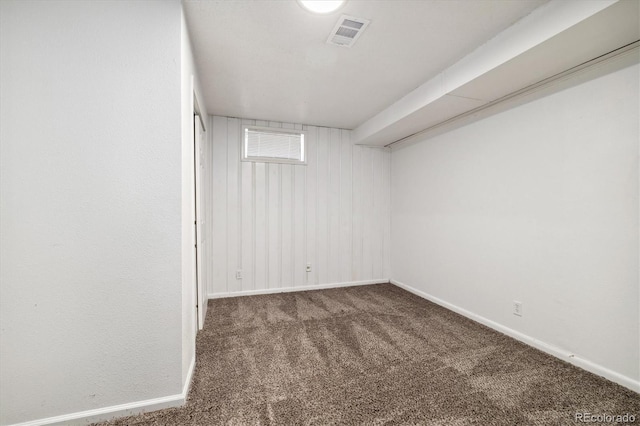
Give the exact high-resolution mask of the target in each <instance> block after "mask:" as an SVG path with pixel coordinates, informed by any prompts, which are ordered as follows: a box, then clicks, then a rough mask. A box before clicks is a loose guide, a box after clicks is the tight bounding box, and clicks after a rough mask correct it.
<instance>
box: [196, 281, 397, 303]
mask: <svg viewBox="0 0 640 426" xmlns="http://www.w3.org/2000/svg"><path fill="white" fill-rule="evenodd" d="M388 282H389V279H388V278H380V279H377V280H364V281H348V282H342V283H330V284H312V285H304V286H299V287H280V288H263V289H260V290H243V291H230V292H224V293H209V294H208V295H207V297H208V298H209V299H221V298H224V297H237V296H254V295H257V294H274V293H289V292H292V291H307V290H322V289H325V288H338V287H352V286H356V285H369V284H384V283H388Z"/></svg>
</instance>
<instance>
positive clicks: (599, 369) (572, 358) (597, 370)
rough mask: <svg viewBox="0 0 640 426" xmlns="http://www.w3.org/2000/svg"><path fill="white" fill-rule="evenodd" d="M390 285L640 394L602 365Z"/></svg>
mask: <svg viewBox="0 0 640 426" xmlns="http://www.w3.org/2000/svg"><path fill="white" fill-rule="evenodd" d="M390 282H391V284H394V285H396V286H398V287H400V288H403V289H405V290H407V291H408V292H411V293H413V294H415V295H417V296H420V297H422V298H423V299H427V300H429V301H431V302H433V303H435V304H437V305H440V306H442V307H444V308H447V309H449V310H450V311H453V312H456V313H458V314H460V315H462V316H465V317H467V318H469V319H471V320H473V321H475V322H479V323H480V324H483V325H486V326H487V327H489V328H492V329H494V330H496V331H499V332H500V333H502V334H506V335H507V336H509V337H512V338H514V339H516V340H519V341H521V342H523V343H525V344H527V345H529V346H533V347H534V348H536V349H539V350H541V351H542V352H545V353H547V354H549V355H552V356H555V357H556V358H559V359H561V360H563V361H566V362H568V363H570V364H573V365H575V366H576V367H580V368H582V369H583V370H586V371H588V372H590V373H593V374H596V375H598V376H602V377H604V378H606V379H608V380H611V381H612V382H615V383H618V384H619V385H622V386H624V387H625V388H628V389H631V390H632V391H634V392H639V393H640V381H638V380H634V379H632V378H630V377H627V376H624V375H622V374H620V373H617V372H615V371H613V370H610V369H608V368H606V367H603V366H602V365H599V364H596V363H594V362H592V361H589V360H588V359H583V358H580V357H577V356H576V355H575V354H572V353H571V352H569V351H566V350H564V349H561V348H559V347H557V346H553V345H550V344H548V343H545V342H543V341H541V340H538V339H535V338H533V337H531V336H528V335H526V334H524V333H521V332H519V331H516V330H514V329H512V328H509V327H506V326H504V325H502V324H499V323H497V322H495V321H491V320H490V319H487V318H485V317H482V316H480V315H477V314H474V313H473V312H470V311H467V310H466V309H463V308H460V307H458V306H456V305H453V304H451V303H449V302H445V301H444V300H442V299H439V298H437V297H435V296H432V295H430V294H428V293H425V292H424V291H421V290H417V289H415V288H413V287H411V286H409V285H407V284H404V283H402V282H400V281H397V280H391V281H390Z"/></svg>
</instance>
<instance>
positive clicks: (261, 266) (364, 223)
mask: <svg viewBox="0 0 640 426" xmlns="http://www.w3.org/2000/svg"><path fill="white" fill-rule="evenodd" d="M247 124H250V125H258V126H268V127H274V128H288V129H304V130H306V131H307V139H306V147H305V148H306V150H307V165H291V164H276V163H253V162H244V161H240V155H241V133H242V126H243V125H247ZM210 127H211V132H208V133H209V137H211V142H212V146H213V205H212V207H211V208H212V213H213V223H212V228H211V235H210V238H211V241H212V243H213V252H212V253H213V258H212V259H211V264H212V271H213V279H212V281H211V287H210V288H209V295H210V296H214V297H215V295H224V294H229V293H237V292H247V291H249V292H252V291H261V290H269V289H278V288H297V287H305V286H318V285H323V284H338V283H351V282H359V281H377V280H385V279H388V278H389V275H390V273H389V259H390V250H389V248H390V204H389V203H390V198H389V191H390V154H389V152H388V150H386V149H381V148H373V147H364V146H354V145H352V143H351V132H350V131H349V130H341V129H330V128H326V127H314V126H302V125H298V124H295V125H294V124H286V123H276V122H266V121H259V120H257V121H256V120H244V119H238V118H227V117H218V116H214V117H210ZM307 264H311V272H306V266H307ZM238 271H241V275H242V277H241V278H240V279H238V278H237V277H236V274H237V272H238Z"/></svg>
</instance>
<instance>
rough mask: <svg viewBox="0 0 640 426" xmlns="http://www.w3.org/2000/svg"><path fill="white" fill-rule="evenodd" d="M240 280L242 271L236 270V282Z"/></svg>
mask: <svg viewBox="0 0 640 426" xmlns="http://www.w3.org/2000/svg"><path fill="white" fill-rule="evenodd" d="M241 279H242V269H238V270H237V271H236V280H241Z"/></svg>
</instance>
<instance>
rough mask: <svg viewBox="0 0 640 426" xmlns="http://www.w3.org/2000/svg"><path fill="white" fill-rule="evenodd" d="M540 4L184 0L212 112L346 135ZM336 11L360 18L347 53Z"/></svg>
mask: <svg viewBox="0 0 640 426" xmlns="http://www.w3.org/2000/svg"><path fill="white" fill-rule="evenodd" d="M544 3H546V0H475V1H468V0H462V1H457V0H448V1H431V0H423V1H420V0H415V1H405V0H393V1H392V0H380V1H364V0H360V1H358V0H350V1H348V2H347V4H346V5H345V6H344V7H343V8H342V9H340V10H339V11H338V12H335V13H332V14H329V15H314V14H312V13H310V12H308V11H306V10H304V9H302V7H300V5H299V4H298V3H297V2H296V1H295V0H253V1H250V0H236V1H202V0H187V1H185V3H184V4H185V14H186V19H187V25H188V27H189V32H190V37H191V40H192V44H193V50H194V56H195V60H196V64H197V67H198V72H199V76H200V81H201V83H202V86H203V92H204V94H203V96H204V97H205V101H206V105H207V110H208V111H209V113H211V114H216V115H226V116H233V117H246V118H254V119H262V120H273V121H283V122H294V123H303V124H314V125H320V126H328V127H338V128H346V129H352V128H354V127H356V126H358V125H359V124H361V123H362V122H364V121H365V120H367V119H368V118H370V117H371V116H373V115H375V114H376V113H378V112H380V111H381V110H383V109H384V108H386V107H387V106H389V105H391V104H392V103H393V102H395V101H397V100H398V99H400V98H401V97H402V96H404V95H405V94H407V93H408V92H410V91H411V90H413V89H415V88H416V87H418V86H419V85H420V84H422V83H424V82H425V81H427V80H428V79H429V78H431V77H433V76H434V75H436V74H438V73H439V72H440V71H442V70H444V69H445V68H447V67H448V66H450V65H452V64H453V63H455V62H456V61H457V60H459V59H461V58H462V57H464V56H465V55H467V54H469V53H470V52H472V51H473V50H474V49H475V48H477V47H479V46H480V45H482V44H483V43H485V42H486V41H488V40H489V39H491V38H492V37H494V36H495V35H497V34H498V33H500V32H501V31H503V30H504V29H506V28H507V27H509V26H510V25H512V24H513V23H515V22H516V21H518V20H519V19H521V18H522V17H524V16H526V15H527V14H529V13H530V12H531V11H533V10H534V9H535V8H537V7H539V6H540V5H542V4H544ZM342 14H345V15H351V16H355V17H358V18H364V19H369V20H370V21H371V23H370V25H369V27H368V28H367V29H366V31H365V32H364V33H363V34H362V36H361V37H360V38H359V39H358V41H357V42H356V43H355V45H354V46H353V47H351V48H343V47H338V46H332V45H329V44H327V43H326V39H327V37H328V36H329V33H330V32H331V30H332V29H333V27H334V26H335V24H336V23H337V21H338V19H339V18H340V16H341V15H342Z"/></svg>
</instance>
